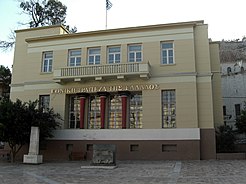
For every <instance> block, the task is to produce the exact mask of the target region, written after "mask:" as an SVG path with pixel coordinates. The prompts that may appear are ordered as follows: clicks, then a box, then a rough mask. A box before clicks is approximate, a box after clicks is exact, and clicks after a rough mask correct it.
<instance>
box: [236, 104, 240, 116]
mask: <svg viewBox="0 0 246 184" xmlns="http://www.w3.org/2000/svg"><path fill="white" fill-rule="evenodd" d="M235 115H236V118H238V117H239V116H240V115H241V105H240V104H235Z"/></svg>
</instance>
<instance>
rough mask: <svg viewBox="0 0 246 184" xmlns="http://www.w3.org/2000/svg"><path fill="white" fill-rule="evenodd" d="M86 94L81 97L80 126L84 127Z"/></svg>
mask: <svg viewBox="0 0 246 184" xmlns="http://www.w3.org/2000/svg"><path fill="white" fill-rule="evenodd" d="M85 99H86V97H85V96H81V97H80V124H79V128H80V129H84V125H85Z"/></svg>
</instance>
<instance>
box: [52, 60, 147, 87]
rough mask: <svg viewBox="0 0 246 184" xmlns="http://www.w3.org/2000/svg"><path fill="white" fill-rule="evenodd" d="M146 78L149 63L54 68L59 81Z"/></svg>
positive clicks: (56, 78) (55, 78)
mask: <svg viewBox="0 0 246 184" xmlns="http://www.w3.org/2000/svg"><path fill="white" fill-rule="evenodd" d="M136 77H139V78H144V79H149V77H150V65H149V63H122V64H105V65H87V66H79V67H63V68H60V69H57V70H54V78H53V79H54V81H55V82H57V83H61V82H69V81H77V82H80V81H81V82H82V81H85V80H103V79H109V78H116V79H125V78H136Z"/></svg>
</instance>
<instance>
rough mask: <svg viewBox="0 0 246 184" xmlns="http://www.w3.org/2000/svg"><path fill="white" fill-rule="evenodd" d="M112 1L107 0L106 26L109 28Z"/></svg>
mask: <svg viewBox="0 0 246 184" xmlns="http://www.w3.org/2000/svg"><path fill="white" fill-rule="evenodd" d="M112 5H113V4H112V3H111V2H110V1H109V0H106V24H105V28H106V29H107V27H108V10H109V9H110V8H111V7H112Z"/></svg>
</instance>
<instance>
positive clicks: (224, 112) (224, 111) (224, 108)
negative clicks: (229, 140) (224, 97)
mask: <svg viewBox="0 0 246 184" xmlns="http://www.w3.org/2000/svg"><path fill="white" fill-rule="evenodd" d="M223 115H224V116H225V115H226V106H225V105H224V106H223Z"/></svg>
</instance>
